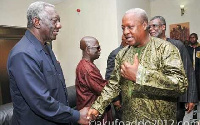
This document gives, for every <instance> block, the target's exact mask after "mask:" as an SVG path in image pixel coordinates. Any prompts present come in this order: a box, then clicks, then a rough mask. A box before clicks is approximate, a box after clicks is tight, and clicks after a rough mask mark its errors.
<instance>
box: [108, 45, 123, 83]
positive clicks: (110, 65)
mask: <svg viewBox="0 0 200 125" xmlns="http://www.w3.org/2000/svg"><path fill="white" fill-rule="evenodd" d="M122 48H123V46H122V45H120V46H119V47H118V48H116V49H115V50H113V51H112V52H111V53H110V55H109V56H108V60H107V68H106V75H105V79H106V80H109V79H110V75H111V73H112V71H113V69H114V67H115V57H116V55H117V53H118V52H119V51H120V50H121V49H122Z"/></svg>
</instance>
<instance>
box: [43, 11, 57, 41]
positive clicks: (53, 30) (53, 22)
mask: <svg viewBox="0 0 200 125" xmlns="http://www.w3.org/2000/svg"><path fill="white" fill-rule="evenodd" d="M45 10H46V14H47V16H46V18H44V19H41V23H40V25H41V37H42V39H43V40H44V41H52V40H55V39H56V36H57V35H58V32H59V29H61V23H60V17H59V15H58V14H57V13H56V11H55V10H54V8H51V7H46V9H45Z"/></svg>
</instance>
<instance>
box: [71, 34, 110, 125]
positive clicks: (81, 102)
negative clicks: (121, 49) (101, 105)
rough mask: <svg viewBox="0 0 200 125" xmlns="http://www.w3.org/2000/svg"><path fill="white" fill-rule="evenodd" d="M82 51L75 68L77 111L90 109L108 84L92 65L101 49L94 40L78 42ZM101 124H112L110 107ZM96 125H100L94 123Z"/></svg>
mask: <svg viewBox="0 0 200 125" xmlns="http://www.w3.org/2000/svg"><path fill="white" fill-rule="evenodd" d="M80 49H81V50H82V59H81V60H80V62H79V64H78V65H77V68H76V83H75V85H76V93H77V94H76V95H77V103H76V104H77V109H78V110H80V109H82V108H83V107H91V105H92V103H93V102H94V101H95V100H96V99H97V97H98V96H100V94H101V91H102V89H103V87H104V86H105V85H106V84H107V83H108V82H107V80H104V79H103V77H102V76H101V74H100V71H99V69H98V68H97V67H96V65H95V64H94V60H96V59H98V58H99V56H100V52H101V48H100V45H99V42H98V40H97V39H96V38H94V37H91V36H86V37H83V38H82V39H81V41H80ZM100 121H101V123H102V124H103V123H105V124H106V123H107V124H108V123H109V122H110V123H109V124H111V122H112V113H111V108H110V106H108V107H107V110H106V112H105V113H104V114H103V117H102V118H101V120H100ZM95 122H96V123H94V124H95V125H96V124H100V123H98V122H97V121H95Z"/></svg>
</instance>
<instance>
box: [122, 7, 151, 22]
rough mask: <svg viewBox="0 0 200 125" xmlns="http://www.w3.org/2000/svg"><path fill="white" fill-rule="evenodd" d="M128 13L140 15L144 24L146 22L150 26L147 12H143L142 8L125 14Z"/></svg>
mask: <svg viewBox="0 0 200 125" xmlns="http://www.w3.org/2000/svg"><path fill="white" fill-rule="evenodd" d="M128 13H133V14H136V15H138V16H139V17H140V18H141V21H142V22H146V23H147V24H148V17H147V13H146V11H145V10H143V9H141V8H133V9H130V10H128V11H126V13H125V14H128Z"/></svg>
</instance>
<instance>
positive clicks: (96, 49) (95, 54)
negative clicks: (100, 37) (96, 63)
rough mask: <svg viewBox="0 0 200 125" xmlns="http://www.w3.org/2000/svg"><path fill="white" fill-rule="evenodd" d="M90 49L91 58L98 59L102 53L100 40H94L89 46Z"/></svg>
mask: <svg viewBox="0 0 200 125" xmlns="http://www.w3.org/2000/svg"><path fill="white" fill-rule="evenodd" d="M87 48H88V50H89V56H90V58H91V59H93V60H95V59H98V58H99V56H100V54H101V47H100V45H99V42H98V41H94V42H92V43H90V44H89V45H88V46H87Z"/></svg>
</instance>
